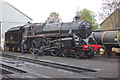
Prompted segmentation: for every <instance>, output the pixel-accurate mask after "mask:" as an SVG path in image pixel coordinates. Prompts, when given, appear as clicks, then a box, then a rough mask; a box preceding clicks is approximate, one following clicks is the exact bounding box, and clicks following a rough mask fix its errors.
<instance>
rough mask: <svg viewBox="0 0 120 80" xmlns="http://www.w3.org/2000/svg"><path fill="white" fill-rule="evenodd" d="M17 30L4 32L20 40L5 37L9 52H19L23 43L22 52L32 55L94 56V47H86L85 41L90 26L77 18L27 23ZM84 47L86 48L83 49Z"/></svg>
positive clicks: (90, 28)
mask: <svg viewBox="0 0 120 80" xmlns="http://www.w3.org/2000/svg"><path fill="white" fill-rule="evenodd" d="M17 28H18V27H16V28H13V29H10V30H8V31H7V32H6V36H12V37H14V36H13V34H14V33H15V32H18V34H19V35H20V37H19V38H20V39H17V37H18V36H16V37H14V38H15V39H17V40H19V41H18V42H17V40H16V41H15V39H13V38H11V37H6V39H5V42H6V43H5V47H6V48H9V49H10V50H13V49H15V50H19V49H20V48H21V47H20V44H21V41H24V44H25V47H24V50H25V51H28V52H30V53H32V54H34V53H39V54H42V55H46V54H48V53H49V54H51V55H54V56H64V57H65V56H68V55H74V56H75V57H76V58H81V57H84V56H87V57H92V56H93V55H94V49H93V48H94V46H92V47H91V46H90V45H87V44H88V42H86V41H85V39H87V38H88V37H89V36H90V35H91V33H92V26H91V24H90V23H89V22H88V21H80V19H79V17H75V21H73V22H67V23H63V22H59V23H54V22H49V23H29V24H27V25H24V26H21V27H19V28H18V29H17ZM12 40H13V41H12ZM84 45H87V46H86V47H85V48H84Z"/></svg>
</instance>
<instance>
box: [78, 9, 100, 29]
mask: <svg viewBox="0 0 120 80" xmlns="http://www.w3.org/2000/svg"><path fill="white" fill-rule="evenodd" d="M76 16H80V20H87V21H89V22H90V23H91V25H92V29H93V30H95V29H98V26H99V25H98V23H97V20H96V19H95V17H96V14H95V13H94V12H93V11H90V10H87V9H83V10H80V11H79V10H78V11H77V12H76Z"/></svg>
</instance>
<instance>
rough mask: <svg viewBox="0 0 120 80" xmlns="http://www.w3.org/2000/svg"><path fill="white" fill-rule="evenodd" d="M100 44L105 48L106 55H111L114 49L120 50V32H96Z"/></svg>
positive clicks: (95, 36)
mask: <svg viewBox="0 0 120 80" xmlns="http://www.w3.org/2000/svg"><path fill="white" fill-rule="evenodd" d="M94 38H95V40H96V41H97V42H98V44H101V45H104V46H105V53H106V54H110V51H111V50H112V48H113V47H114V48H120V30H119V29H118V30H101V31H96V32H94Z"/></svg>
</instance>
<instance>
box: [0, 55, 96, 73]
mask: <svg viewBox="0 0 120 80" xmlns="http://www.w3.org/2000/svg"><path fill="white" fill-rule="evenodd" d="M1 56H2V57H7V58H12V59H17V60H21V61H25V62H30V63H34V64H39V65H43V66H48V67H53V68H58V69H62V70H67V71H71V72H76V73H81V72H97V71H96V70H91V69H86V68H80V67H76V66H72V65H65V64H60V63H55V62H48V61H42V60H37V59H30V58H25V57H21V56H14V55H8V54H2V55H1Z"/></svg>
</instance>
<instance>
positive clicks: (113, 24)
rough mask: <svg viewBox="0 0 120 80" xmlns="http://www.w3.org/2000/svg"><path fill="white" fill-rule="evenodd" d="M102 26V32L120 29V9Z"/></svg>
mask: <svg viewBox="0 0 120 80" xmlns="http://www.w3.org/2000/svg"><path fill="white" fill-rule="evenodd" d="M100 26H101V30H111V29H120V9H116V10H115V11H114V12H113V13H112V14H111V15H110V16H109V17H107V18H106V19H105V20H104V21H103V22H102V23H101V24H100Z"/></svg>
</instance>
